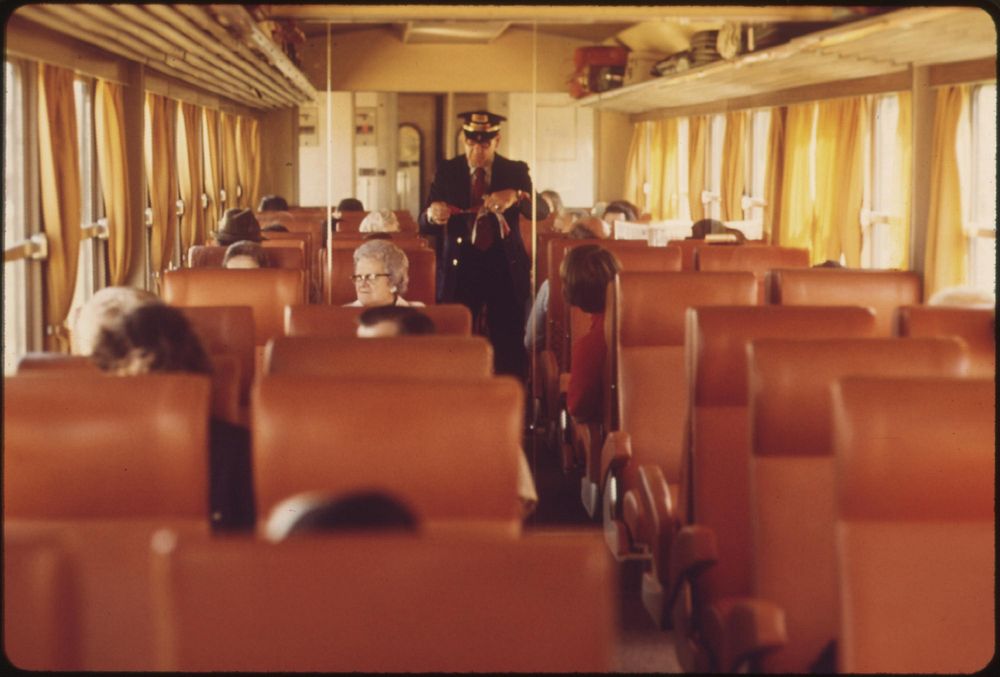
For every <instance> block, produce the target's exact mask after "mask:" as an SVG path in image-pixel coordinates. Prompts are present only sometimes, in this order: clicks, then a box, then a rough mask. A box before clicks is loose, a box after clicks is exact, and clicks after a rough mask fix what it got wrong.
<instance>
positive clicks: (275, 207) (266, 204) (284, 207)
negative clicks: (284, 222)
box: [257, 195, 288, 212]
mask: <svg viewBox="0 0 1000 677" xmlns="http://www.w3.org/2000/svg"><path fill="white" fill-rule="evenodd" d="M257 211H259V212H287V211H288V202H286V201H285V198H283V197H281V196H280V195H265V196H264V197H262V198H261V199H260V204H259V205H257Z"/></svg>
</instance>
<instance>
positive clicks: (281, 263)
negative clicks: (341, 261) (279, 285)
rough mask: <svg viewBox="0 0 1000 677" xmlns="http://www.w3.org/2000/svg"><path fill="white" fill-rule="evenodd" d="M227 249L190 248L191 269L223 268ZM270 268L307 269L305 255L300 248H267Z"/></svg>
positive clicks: (206, 246)
mask: <svg viewBox="0 0 1000 677" xmlns="http://www.w3.org/2000/svg"><path fill="white" fill-rule="evenodd" d="M226 249H227V248H226V247H220V246H218V245H195V246H193V247H190V248H188V259H187V260H188V267H189V268H221V267H222V259H223V258H225V256H226ZM264 256H265V257H267V266H268V268H297V269H300V270H301V269H304V268H305V261H306V260H305V253H304V252H303V251H302V250H301V249H300V248H298V247H270V246H269V247H265V248H264Z"/></svg>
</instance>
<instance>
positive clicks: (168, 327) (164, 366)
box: [93, 304, 212, 374]
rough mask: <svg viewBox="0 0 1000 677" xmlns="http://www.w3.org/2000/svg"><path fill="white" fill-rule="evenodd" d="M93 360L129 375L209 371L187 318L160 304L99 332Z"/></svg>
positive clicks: (203, 372)
mask: <svg viewBox="0 0 1000 677" xmlns="http://www.w3.org/2000/svg"><path fill="white" fill-rule="evenodd" d="M93 359H94V361H95V362H96V363H97V365H98V366H99V367H100V368H101V369H104V370H107V371H119V372H124V373H129V374H141V373H146V372H151V371H160V372H192V373H198V374H208V373H210V372H211V371H212V367H211V363H210V362H209V359H208V355H206V354H205V350H204V348H202V346H201V341H200V340H199V339H198V335H197V334H195V332H194V329H192V328H191V323H190V322H188V319H187V317H186V316H185V315H184V313H183V312H181V311H180V310H179V309H177V308H174V307H172V306H168V305H163V304H149V305H144V306H139V307H138V308H135V309H133V310H132V311H130V312H129V313H127V314H126V315H125V316H124V317H123V318H122V320H121V323H120V324H119V325H117V326H116V327H113V328H111V329H107V328H106V329H102V330H101V335H100V338H99V339H98V341H97V345H96V346H95V348H94V354H93Z"/></svg>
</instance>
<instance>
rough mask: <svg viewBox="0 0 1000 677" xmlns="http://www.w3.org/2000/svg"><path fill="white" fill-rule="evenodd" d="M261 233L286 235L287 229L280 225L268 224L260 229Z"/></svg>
mask: <svg viewBox="0 0 1000 677" xmlns="http://www.w3.org/2000/svg"><path fill="white" fill-rule="evenodd" d="M260 230H261V232H262V233H287V232H288V228H286V227H285V226H283V225H281V224H280V223H269V224H267V225H266V226H264V227H263V228H261V229H260Z"/></svg>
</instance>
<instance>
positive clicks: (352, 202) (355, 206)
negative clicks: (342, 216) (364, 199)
mask: <svg viewBox="0 0 1000 677" xmlns="http://www.w3.org/2000/svg"><path fill="white" fill-rule="evenodd" d="M364 210H365V206H364V205H363V204H361V200H359V199H357V198H355V197H345V198H344V199H343V200H341V201H340V202H339V203H338V204H337V211H338V212H363V211H364Z"/></svg>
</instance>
